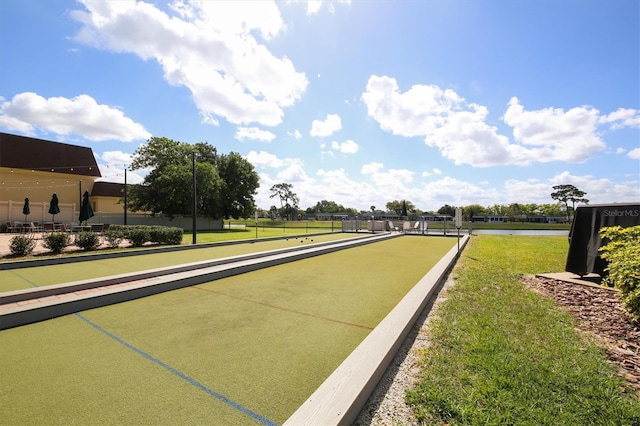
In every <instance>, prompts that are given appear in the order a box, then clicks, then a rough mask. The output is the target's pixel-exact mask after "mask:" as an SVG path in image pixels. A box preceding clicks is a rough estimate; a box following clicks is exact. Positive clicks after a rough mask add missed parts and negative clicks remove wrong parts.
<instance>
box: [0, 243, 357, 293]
mask: <svg viewBox="0 0 640 426" xmlns="http://www.w3.org/2000/svg"><path fill="white" fill-rule="evenodd" d="M362 235H363V234H345V233H335V234H322V235H315V236H312V237H305V236H302V237H290V238H286V239H285V238H283V239H279V240H272V241H260V240H258V241H256V242H255V243H248V244H233V245H220V246H214V247H208V246H200V247H199V248H198V246H196V248H193V249H190V250H182V251H175V252H167V253H155V254H148V255H144V260H142V259H141V257H140V256H130V257H120V258H112V259H101V260H87V261H83V262H77V263H70V264H60V265H51V266H40V267H32V268H24V269H16V270H11V269H9V270H2V271H0V293H2V292H8V291H14V290H23V289H27V288H32V287H42V286H47V285H53V284H61V283H65V282H70V281H78V280H84V279H89V278H98V277H105V276H109V275H116V274H122V273H127V272H136V271H142V270H145V269H154V268H161V267H165V266H172V265H179V264H182V263H189V262H199V261H204V260H213V259H220V258H223V257H228V256H238V255H242V254H247V253H255V252H258V251H267V250H276V249H282V248H288V247H297V246H300V245H301V244H307V245H309V244H313V243H321V242H327V241H336V240H342V239H346V238H354V237H358V236H362ZM311 240H313V243H312V242H311ZM301 242H302V243H301ZM122 250H127V249H122Z"/></svg>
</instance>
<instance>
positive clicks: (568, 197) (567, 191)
mask: <svg viewBox="0 0 640 426" xmlns="http://www.w3.org/2000/svg"><path fill="white" fill-rule="evenodd" d="M553 189H555V192H552V193H551V198H553V199H554V200H557V201H558V202H559V203H562V204H563V205H564V207H565V211H566V212H567V220H569V217H570V216H569V201H571V213H572V214H573V211H574V210H575V207H576V202H579V203H585V204H588V203H589V200H587V199H586V198H584V196H585V195H587V193H586V192H584V191H581V190H579V189H578V188H576V187H575V186H573V185H555V186H554V187H553Z"/></svg>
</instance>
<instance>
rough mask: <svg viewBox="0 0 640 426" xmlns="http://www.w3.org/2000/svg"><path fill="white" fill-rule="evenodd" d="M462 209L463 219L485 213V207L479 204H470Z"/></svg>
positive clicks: (470, 218) (469, 218)
mask: <svg viewBox="0 0 640 426" xmlns="http://www.w3.org/2000/svg"><path fill="white" fill-rule="evenodd" d="M463 210H464V216H465V219H467V220H472V219H473V217H474V216H482V215H485V214H487V209H485V208H484V207H482V206H481V205H480V204H470V205H468V206H466V207H465V208H464V209H463Z"/></svg>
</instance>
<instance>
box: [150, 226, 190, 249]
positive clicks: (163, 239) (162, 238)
mask: <svg viewBox="0 0 640 426" xmlns="http://www.w3.org/2000/svg"><path fill="white" fill-rule="evenodd" d="M150 232H151V241H153V242H155V243H158V244H169V245H176V244H182V234H183V233H184V230H183V229H182V228H176V227H170V226H154V227H152V228H151V229H150Z"/></svg>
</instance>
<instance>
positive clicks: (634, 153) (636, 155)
mask: <svg viewBox="0 0 640 426" xmlns="http://www.w3.org/2000/svg"><path fill="white" fill-rule="evenodd" d="M627 156H628V157H629V158H631V159H633V160H640V148H635V149H632V150H631V151H629V153H628V154H627Z"/></svg>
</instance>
